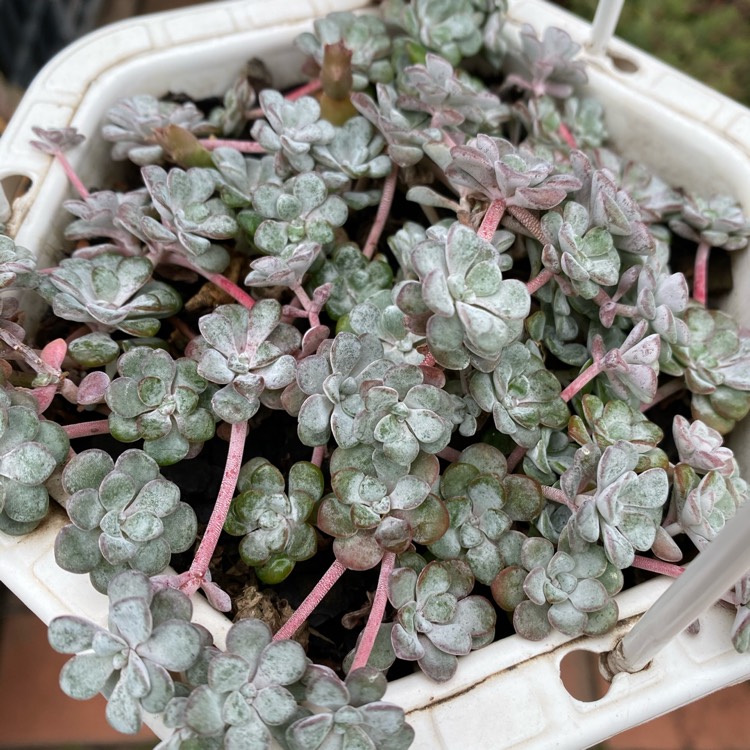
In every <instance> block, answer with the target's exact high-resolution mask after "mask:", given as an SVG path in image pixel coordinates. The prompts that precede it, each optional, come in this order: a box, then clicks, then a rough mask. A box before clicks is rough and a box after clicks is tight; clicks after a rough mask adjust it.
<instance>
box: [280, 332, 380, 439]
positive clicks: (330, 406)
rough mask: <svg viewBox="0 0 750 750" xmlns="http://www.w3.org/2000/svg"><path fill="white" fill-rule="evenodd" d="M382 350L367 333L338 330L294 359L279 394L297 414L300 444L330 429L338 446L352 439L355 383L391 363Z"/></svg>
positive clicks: (358, 407)
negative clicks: (289, 379) (292, 375)
mask: <svg viewBox="0 0 750 750" xmlns="http://www.w3.org/2000/svg"><path fill="white" fill-rule="evenodd" d="M382 355H383V348H382V346H381V345H380V343H379V342H378V340H377V339H376V338H375V337H374V336H373V335H371V334H363V335H361V336H355V335H354V334H352V333H349V332H347V331H342V332H341V333H339V334H337V335H336V337H335V338H334V339H332V340H331V339H327V340H326V341H323V342H322V343H321V344H320V346H319V347H318V350H317V352H316V353H315V354H312V355H310V356H308V357H306V358H305V359H304V360H303V361H302V362H300V363H299V366H298V368H297V376H296V377H297V380H296V383H295V384H292V385H291V386H290V387H289V388H288V389H287V391H286V392H285V393H284V404H285V406H286V407H287V410H288V411H291V412H292V413H296V414H297V434H298V435H299V438H300V440H301V441H302V443H303V444H305V445H324V444H326V443H327V442H328V441H329V440H330V438H331V434H333V437H334V439H335V440H336V443H337V444H338V445H340V446H341V447H343V448H350V447H352V446H354V445H356V444H357V442H358V438H357V436H356V434H355V431H354V426H355V425H354V420H355V417H356V416H357V415H358V414H359V413H360V411H362V409H363V408H364V401H363V399H362V396H361V395H360V387H361V386H362V384H363V383H365V382H369V381H373V380H378V379H379V378H382V377H383V375H384V374H385V372H386V371H387V369H388V368H389V367H390V366H391V365H390V363H389V362H388V361H387V360H384V359H382Z"/></svg>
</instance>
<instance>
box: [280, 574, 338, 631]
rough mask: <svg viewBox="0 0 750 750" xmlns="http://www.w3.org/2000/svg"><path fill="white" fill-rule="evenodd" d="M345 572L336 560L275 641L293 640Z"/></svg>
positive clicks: (284, 625)
mask: <svg viewBox="0 0 750 750" xmlns="http://www.w3.org/2000/svg"><path fill="white" fill-rule="evenodd" d="M345 570H346V568H345V567H344V566H343V565H342V564H341V563H340V562H339V561H338V560H334V561H333V564H332V565H331V567H330V568H328V570H327V571H326V572H325V573H324V574H323V577H322V578H321V579H320V580H319V581H318V582H317V583H316V584H315V588H313V590H312V591H311V592H310V593H309V594H308V595H307V596H306V597H305V600H304V601H303V602H302V604H300V605H299V607H298V608H297V610H296V611H295V613H294V614H293V615H292V616H291V617H290V618H289V619H288V620H287V621H286V622H285V623H284V624H283V625H282V626H281V627H280V628H279V630H278V632H277V633H276V634H275V635H274V637H273V639H274V640H275V641H283V640H285V639H287V638H291V637H292V636H293V635H294V634H295V633H296V632H297V631H298V630H299V629H300V628H301V627H302V626H303V625H304V623H305V620H307V618H308V617H309V616H310V615H311V614H312V613H313V611H314V609H315V607H317V606H318V604H320V602H322V601H323V597H324V596H325V595H326V594H327V593H328V592H329V591H330V590H331V589H332V588H333V584H334V583H336V581H338V580H339V578H341V576H342V575H343V573H344V571H345Z"/></svg>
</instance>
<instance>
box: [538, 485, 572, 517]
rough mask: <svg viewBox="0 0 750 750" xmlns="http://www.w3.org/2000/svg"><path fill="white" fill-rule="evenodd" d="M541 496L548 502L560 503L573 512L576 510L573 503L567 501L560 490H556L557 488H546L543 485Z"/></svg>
mask: <svg viewBox="0 0 750 750" xmlns="http://www.w3.org/2000/svg"><path fill="white" fill-rule="evenodd" d="M542 494H543V495H544V496H545V497H546V498H547V499H548V500H552V501H553V502H556V503H560V504H561V505H567V506H568V508H570V509H571V510H572V511H573V512H575V511H577V510H578V507H577V506H576V504H575V503H574V502H573V501H571V500H569V499H568V497H567V495H566V494H565V493H564V492H563V491H562V490H559V489H557V487H547V486H545V485H542Z"/></svg>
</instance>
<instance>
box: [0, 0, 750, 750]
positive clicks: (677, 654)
mask: <svg viewBox="0 0 750 750" xmlns="http://www.w3.org/2000/svg"><path fill="white" fill-rule="evenodd" d="M365 5H367V3H366V2H363V0H327V1H325V0H287V2H284V3H282V4H276V3H268V2H263V0H256V1H255V2H247V0H244V1H242V2H238V1H237V0H232V1H231V2H218V3H213V4H211V5H207V6H197V7H193V8H190V9H186V10H181V11H173V12H171V13H168V14H158V15H155V16H151V17H145V18H139V19H134V20H132V21H126V22H123V23H120V24H117V25H115V26H114V27H112V28H110V29H105V30H102V31H99V32H95V33H94V34H92V35H89V36H88V37H86V38H84V39H83V40H81V41H80V42H78V43H76V44H74V45H72V46H71V47H69V48H68V49H67V50H65V51H63V52H62V53H60V55H58V57H57V58H55V60H53V61H52V63H50V64H49V65H48V66H47V67H46V68H45V69H44V70H43V71H42V73H41V74H40V76H39V78H38V79H36V80H35V82H34V83H33V84H32V86H31V87H30V90H29V94H28V96H27V98H26V99H25V100H24V101H23V102H22V103H21V106H20V107H19V110H18V113H17V116H15V117H14V118H13V120H12V121H11V123H10V125H9V127H8V130H7V131H6V133H5V135H4V137H3V139H2V141H0V180H6V181H12V179H13V177H14V176H15V175H24V176H26V177H28V178H29V179H30V180H31V182H32V185H31V188H30V189H29V190H28V192H27V193H26V194H25V195H24V196H23V197H22V198H21V199H19V200H18V201H17V202H16V203H15V205H14V216H13V219H12V221H11V224H10V227H11V229H12V230H13V231H14V232H15V234H16V238H17V240H18V241H19V243H20V244H26V245H27V246H29V247H30V248H32V249H36V248H39V249H40V254H41V256H42V258H43V259H44V258H47V259H48V258H49V257H51V255H52V254H53V253H54V251H55V244H56V240H55V239H54V238H55V237H57V236H59V234H60V230H61V228H62V221H63V214H62V212H60V211H59V210H58V209H59V206H60V204H61V202H62V200H63V199H64V198H65V197H68V196H69V195H70V192H69V188H68V186H67V183H66V181H65V178H64V176H63V175H62V172H61V170H60V169H59V167H57V165H53V164H52V162H51V160H50V159H49V158H48V157H47V156H45V155H43V154H40V153H39V152H36V151H33V150H32V149H31V147H29V146H28V140H29V137H30V135H31V130H30V128H31V126H32V125H44V126H47V127H64V126H67V125H75V126H77V127H78V128H79V129H80V130H82V132H84V133H86V134H87V135H88V136H93V135H94V134H95V132H96V129H97V123H98V119H99V117H100V114H101V112H102V111H103V110H104V109H106V107H107V106H108V105H109V104H110V103H111V102H112V101H114V100H115V99H116V98H118V97H119V96H122V95H126V94H129V93H135V92H136V91H138V90H139V89H143V90H149V91H151V92H152V93H163V92H164V91H165V90H167V89H169V88H170V87H171V86H172V85H173V83H175V82H177V81H178V80H179V73H180V72H181V71H183V70H186V69H187V66H189V65H191V64H194V62H195V61H196V60H201V59H215V58H216V57H217V56H224V57H225V58H227V59H229V58H230V56H234V58H236V67H239V65H240V64H241V63H242V59H243V58H242V57H241V56H240V57H239V58H237V54H238V53H237V50H238V49H242V45H244V44H246V43H247V40H248V39H250V40H253V41H255V42H257V43H259V44H262V45H264V46H263V50H267V49H268V45H269V44H271V43H274V44H275V43H276V40H277V39H278V40H281V39H283V40H284V44H286V45H288V44H289V42H290V40H291V38H292V37H293V36H294V35H296V33H298V31H299V30H300V25H301V24H302V23H303V22H304V20H305V19H310V18H312V17H315V16H319V15H324V14H325V13H327V12H330V11H332V10H348V9H354V8H360V7H364V6H365ZM510 5H511V7H510V19H511V21H510V22H509V24H508V31H509V36H510V37H511V43H512V40H513V38H514V37H517V33H518V30H519V28H520V25H521V24H522V23H525V22H529V23H532V25H534V26H535V27H536V28H537V29H543V28H544V27H545V26H547V25H557V26H560V27H562V28H565V29H566V30H567V31H568V33H570V34H571V36H573V38H574V39H576V40H577V41H579V42H580V43H585V41H586V39H587V34H588V28H589V27H588V25H587V24H585V23H584V22H582V21H580V19H576V18H575V17H573V16H571V15H570V14H567V13H565V12H564V11H561V10H560V9H558V8H555V7H553V6H550V5H548V4H547V3H545V2H543V0H513V1H512V2H511V3H510ZM219 38H221V39H219ZM610 52H611V55H612V56H611V57H606V58H596V59H591V58H589V62H590V68H589V70H590V80H591V82H590V86H589V88H590V91H591V93H592V94H593V95H595V96H596V97H597V98H599V99H601V100H602V101H603V103H604V104H605V106H606V108H607V114H608V126H609V128H610V131H611V133H612V135H613V138H614V140H615V141H616V142H617V143H618V144H619V145H620V146H621V147H622V148H623V149H626V150H627V152H628V153H629V154H632V155H633V156H634V157H635V158H638V159H640V160H643V161H645V162H647V163H649V165H650V166H652V167H654V168H656V169H657V170H659V171H660V172H661V173H662V174H664V175H665V176H666V177H668V178H669V179H671V180H673V181H677V183H678V184H684V185H695V184H706V185H708V186H709V187H710V188H712V189H715V188H723V189H724V190H729V191H731V192H733V193H734V194H735V195H737V196H738V198H739V199H740V200H741V202H742V203H743V204H744V205H745V207H746V208H748V207H750V161H749V160H748V153H750V111H748V110H747V109H745V108H744V107H741V106H739V105H737V104H736V103H734V102H732V101H731V100H729V99H726V97H723V96H722V95H720V94H718V93H716V92H714V91H712V90H711V89H708V88H706V87H705V86H702V85H701V84H698V83H697V82H695V81H692V79H690V78H688V77H687V76H684V75H682V74H680V73H679V72H677V71H675V70H673V69H671V68H669V67H668V66H666V65H663V64H662V63H659V62H657V61H655V60H653V59H652V58H650V57H649V56H647V55H645V54H643V53H641V52H639V51H638V50H635V49H634V48H632V47H630V46H628V45H625V44H624V43H622V42H619V41H617V40H614V41H613V42H612V44H611V45H610ZM255 53H256V52H255V50H254V51H253V53H252V54H255ZM249 54H251V53H247V55H246V56H249ZM261 54H262V51H261ZM622 59H625V60H628V61H630V63H631V64H632V65H634V66H635V68H636V70H635V71H634V72H629V73H626V72H623V71H622V70H621V69H619V68H618V67H617V65H618V64H619V65H622V63H621V62H617V61H618V60H622ZM154 61H157V62H158V69H159V71H160V76H161V77H160V76H152V77H151V78H149V79H148V80H144V79H143V76H142V70H143V69H144V68H147V67H148V65H149V64H153V62H154ZM84 62H85V64H84ZM289 68H290V69H289V70H288V71H287V72H286V74H287V75H292V71H291V66H289ZM233 72H234V71H233V70H227V69H226V66H225V67H222V66H221V65H219V64H217V63H215V64H214V68H213V69H210V68H209V67H206V68H205V69H201V73H200V75H198V76H194V77H193V80H192V81H191V85H193V86H198V87H201V86H202V87H203V88H204V89H205V87H206V86H210V85H213V86H217V85H219V84H220V83H221V82H222V81H223V82H224V83H226V82H228V81H229V79H230V78H231V76H232V74H233ZM123 88H125V89H126V90H123ZM665 138H666V140H665ZM696 142H698V143H699V144H700V147H699V148H698V153H697V154H691V159H690V160H686V159H684V158H679V157H680V154H681V153H682V152H681V150H680V149H684V148H685V147H686V146H687V145H688V144H693V147H694V148H695V144H696ZM664 143H666V144H668V147H667V148H664V147H663V144H664ZM97 147H98V148H97ZM104 153H105V147H104V145H103V144H101V143H98V144H97V143H95V142H93V139H92V144H91V145H90V146H89V147H87V148H85V149H82V150H81V152H80V153H73V154H71V159H72V160H73V161H74V162H78V166H80V167H83V169H84V174H86V172H85V169H86V168H87V167H86V163H84V158H85V159H87V163H96V158H95V157H96V156H97V155H103V154H104ZM717 165H720V168H719V166H717ZM93 174H96V173H95V172H94V173H93ZM699 181H700V183H699ZM50 206H53V207H54V208H53V209H52V210H51V209H50ZM52 212H56V213H55V214H53V213H52ZM735 260H736V268H735V271H736V274H735V275H736V279H737V285H738V289H737V292H736V294H735V298H737V299H739V300H742V299H744V298H745V297H746V295H747V293H748V292H750V288H746V287H747V286H748V285H750V273H743V271H744V270H745V266H747V265H748V263H750V261H745V260H744V259H743V258H742V257H740V258H739V260H737V259H735ZM747 270H748V271H750V268H749V269H747ZM729 307H730V308H731V307H732V305H731V300H730V303H729ZM737 308H740V305H739V303H738V304H737ZM735 312H737V310H735ZM745 317H746V314H745ZM745 429H747V428H745ZM736 443H737V445H740V444H741V443H740V442H739V441H736ZM738 457H739V458H740V461H741V463H742V464H743V465H745V466H748V465H750V462H748V461H747V460H743V459H744V458H746V457H745V456H743V455H742V453H741V452H738ZM64 523H65V517H64V515H62V513H55V514H53V515H52V516H51V517H50V518H49V519H48V520H47V521H46V522H45V523H44V524H43V525H42V526H41V527H40V528H39V529H38V530H37V531H35V532H34V533H33V534H31V535H29V536H27V537H22V538H14V537H7V536H5V535H3V534H2V533H0V579H1V580H3V581H4V582H6V583H7V584H8V586H9V587H10V588H11V589H13V590H14V591H15V592H16V593H17V595H19V596H20V598H21V599H23V600H24V602H25V603H26V604H27V605H28V606H29V607H30V608H31V609H33V610H34V611H35V612H36V613H37V614H38V615H39V616H40V617H41V618H42V619H43V620H44V621H45V622H48V621H49V620H50V619H52V618H53V617H55V616H57V615H60V614H66V613H67V614H70V613H73V612H74V611H75V613H76V614H80V615H83V616H86V617H89V618H91V619H93V620H95V621H98V622H104V621H106V599H105V597H103V596H102V595H100V594H98V593H96V592H95V591H94V590H93V589H92V588H91V587H90V585H89V583H88V580H87V578H86V577H85V576H76V575H73V574H70V573H67V572H65V571H62V570H60V569H59V568H57V566H56V565H55V563H54V555H53V550H52V547H53V543H54V537H55V535H56V533H57V530H58V529H59V528H60V527H61V526H62V525H63V524H64ZM667 585H668V582H666V581H663V580H654V581H652V582H650V583H649V584H644V585H641V586H638V587H636V588H635V589H632V590H630V591H627V592H624V593H623V594H621V595H620V596H619V597H618V602H619V604H620V609H621V615H622V619H621V622H620V624H619V625H618V628H617V629H616V630H615V631H614V632H613V633H610V634H608V635H607V636H603V637H600V638H596V639H586V640H580V639H573V640H571V639H568V638H566V637H565V636H562V635H559V634H556V635H553V636H551V637H550V638H549V639H546V640H545V641H543V642H540V643H532V642H529V641H524V640H523V639H521V638H519V637H512V638H508V639H505V640H504V641H502V642H499V643H496V644H493V645H492V646H489V647H487V648H485V649H482V650H480V651H477V652H475V653H473V654H471V655H469V656H467V657H464V658H463V659H462V660H461V661H460V664H459V670H458V673H457V675H456V677H455V678H454V679H453V680H452V681H451V682H450V683H448V684H446V685H437V684H435V683H432V682H431V681H429V680H427V679H426V678H424V677H423V676H422V675H414V676H412V677H409V678H404V679H402V680H398V681H396V682H395V683H393V684H392V685H391V686H390V687H389V691H388V694H387V696H386V697H387V698H388V699H389V700H391V701H394V702H396V703H398V704H399V705H402V706H403V707H404V708H405V709H406V710H407V712H408V713H409V721H410V722H411V723H412V724H413V725H414V727H415V729H416V731H417V738H416V740H415V744H414V747H415V748H445V750H449V749H450V748H456V747H460V746H462V745H463V746H466V747H471V748H474V747H476V748H479V747H494V748H500V747H513V748H518V749H519V750H520V749H527V748H528V749H529V750H530V749H531V748H539V749H542V748H544V749H545V750H546V749H547V748H571V750H573V749H574V748H581V747H584V746H588V745H590V744H593V743H595V742H598V741H600V740H602V739H605V738H606V737H608V736H611V735H613V734H616V733H617V732H619V731H622V730H624V729H626V728H629V727H631V726H634V725H635V724H638V723H641V722H643V721H646V720H648V719H650V718H652V717H654V716H658V715H660V714H662V713H666V712H667V711H669V710H672V709H673V708H676V707H678V706H680V705H683V704H685V703H688V702H690V701H692V700H695V699H697V698H699V697H701V696H703V695H706V694H708V693H709V692H712V691H714V690H717V689H719V688H721V687H723V686H725V685H728V684H732V683H734V682H739V681H741V680H743V679H746V678H747V677H748V676H750V659H747V657H743V656H739V655H737V654H735V653H734V651H733V649H732V647H731V643H730V642H729V637H728V630H729V625H730V623H731V616H730V614H729V613H728V612H727V611H725V610H721V609H720V608H718V607H714V608H713V609H712V610H711V611H710V612H709V613H707V615H706V617H705V618H702V621H701V625H702V626H701V631H700V633H699V634H698V635H687V634H683V635H681V636H680V637H679V638H677V639H676V640H675V641H674V642H673V643H671V644H670V645H669V646H668V647H667V648H666V649H665V650H664V651H663V652H662V653H661V654H660V655H659V656H658V657H657V658H656V659H655V660H654V662H653V664H652V665H651V666H650V667H649V668H648V669H647V670H644V671H643V672H641V673H639V674H636V675H619V676H618V677H617V678H616V679H615V681H614V683H613V685H612V687H611V689H610V691H609V692H608V694H607V695H606V696H605V697H604V698H602V699H601V700H599V701H596V702H594V703H581V702H579V701H576V700H574V699H572V698H571V697H570V695H569V694H568V693H567V691H566V690H565V688H564V686H563V685H562V682H561V680H560V678H559V670H560V666H559V665H560V661H561V659H562V658H563V657H564V656H565V654H567V653H568V652H570V651H573V650H577V649H584V650H589V651H594V652H601V651H606V650H609V649H611V648H612V647H613V645H614V644H615V643H616V642H617V640H618V638H619V637H621V636H622V634H623V633H624V632H626V631H627V629H628V628H629V627H631V626H632V624H633V622H634V621H635V619H637V616H638V615H639V614H641V613H642V612H643V611H645V610H646V609H647V608H648V606H649V605H650V604H651V603H652V602H653V601H654V600H655V598H656V597H658V595H659V594H660V593H661V592H662V591H663V590H664V589H665V588H666V586H667ZM195 606H196V620H198V621H199V622H201V623H203V624H205V625H206V626H209V627H211V629H212V630H213V631H214V632H215V633H216V636H217V642H218V643H219V644H220V645H221V643H222V640H223V636H224V634H225V633H226V630H227V629H228V627H229V625H230V623H229V621H228V620H227V619H226V618H225V617H223V616H222V615H220V614H218V613H216V612H214V611H213V610H211V609H210V607H208V605H207V604H206V603H205V601H204V600H203V599H202V598H201V597H195ZM74 607H75V609H74ZM479 717H481V719H480V720H478V718H479ZM149 723H150V724H151V725H152V726H153V727H154V728H155V729H156V731H157V733H159V734H163V733H164V732H165V731H168V730H165V728H164V727H163V726H160V724H159V722H158V721H157V722H149Z"/></svg>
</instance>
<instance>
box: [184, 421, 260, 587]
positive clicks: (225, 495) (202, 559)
mask: <svg viewBox="0 0 750 750" xmlns="http://www.w3.org/2000/svg"><path fill="white" fill-rule="evenodd" d="M246 437H247V422H237V423H236V424H233V425H232V433H231V436H230V438H229V451H228V453H227V463H226V466H225V468H224V476H223V477H222V480H221V486H220V487H219V495H218V497H217V498H216V504H215V505H214V509H213V510H212V511H211V518H209V519H208V526H206V531H205V533H204V534H203V539H201V543H200V545H199V546H198V550H197V551H196V553H195V557H194V558H193V562H192V564H191V565H190V570H188V574H187V576H186V580H185V582H184V583H183V584H182V585H181V586H180V589H181V590H182V592H183V593H185V594H187V595H188V596H190V595H191V594H194V593H195V592H196V591H197V590H198V588H199V587H200V585H201V583H203V580H204V579H205V577H206V573H207V572H208V566H209V564H210V562H211V558H212V557H213V554H214V550H215V549H216V545H217V543H218V541H219V536H220V535H221V531H222V529H223V528H224V521H225V520H226V517H227V513H228V512H229V506H230V505H231V503H232V496H233V495H234V489H235V487H236V486H237V478H238V476H239V473H240V467H241V466H242V451H243V449H244V448H245V438H246Z"/></svg>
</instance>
